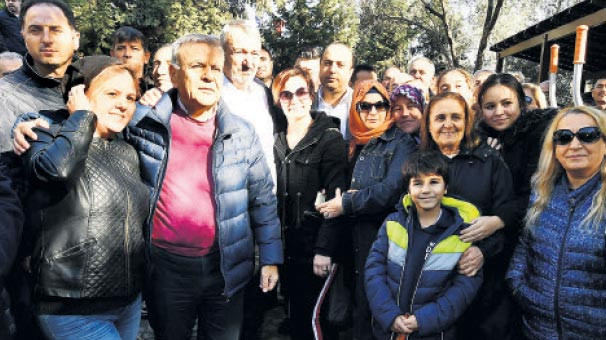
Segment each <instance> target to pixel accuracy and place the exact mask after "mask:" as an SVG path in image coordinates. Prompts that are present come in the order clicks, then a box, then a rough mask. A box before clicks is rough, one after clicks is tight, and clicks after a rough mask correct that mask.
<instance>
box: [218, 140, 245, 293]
mask: <svg viewBox="0 0 606 340" xmlns="http://www.w3.org/2000/svg"><path fill="white" fill-rule="evenodd" d="M223 140H224V138H221V140H219V139H218V138H217V139H216V140H215V141H214V142H213V144H212V156H213V160H212V162H213V166H212V173H211V176H212V179H213V186H214V189H215V192H214V193H213V196H214V197H215V225H216V226H215V237H216V238H217V243H218V244H219V269H220V270H221V276H223V283H224V286H223V297H224V298H225V302H229V297H228V296H227V278H226V277H225V270H224V269H223V245H222V244H221V229H220V224H219V211H220V206H219V195H218V194H217V193H218V192H219V191H218V190H217V189H218V188H217V178H216V176H215V170H217V153H216V146H217V144H216V143H223ZM223 151H225V149H223ZM254 262H255V259H254V258H253V267H254V266H255V264H254Z"/></svg>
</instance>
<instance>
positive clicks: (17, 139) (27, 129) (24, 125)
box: [13, 118, 50, 155]
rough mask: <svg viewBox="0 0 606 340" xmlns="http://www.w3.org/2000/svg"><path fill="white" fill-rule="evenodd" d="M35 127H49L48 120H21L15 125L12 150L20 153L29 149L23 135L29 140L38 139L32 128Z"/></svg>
mask: <svg viewBox="0 0 606 340" xmlns="http://www.w3.org/2000/svg"><path fill="white" fill-rule="evenodd" d="M36 127H38V128H45V129H48V128H50V126H49V125H48V122H47V121H46V120H44V119H42V118H38V119H35V120H31V121H29V122H21V123H19V124H17V126H15V129H14V130H13V152H14V153H15V154H17V155H22V154H24V153H25V152H26V151H27V150H29V148H30V145H29V143H28V142H27V139H25V137H29V138H30V139H31V140H37V139H38V135H36V133H35V132H34V130H33V129H34V128H36Z"/></svg>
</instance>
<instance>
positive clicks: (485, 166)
mask: <svg viewBox="0 0 606 340" xmlns="http://www.w3.org/2000/svg"><path fill="white" fill-rule="evenodd" d="M473 126H474V121H473V118H472V115H471V112H470V109H469V106H468V104H467V102H466V101H465V99H464V98H463V97H462V96H461V95H459V94H456V93H453V92H444V93H441V94H439V95H437V96H435V97H433V98H432V99H431V101H430V102H429V105H428V108H427V110H426V112H425V114H424V116H423V120H422V122H421V140H422V142H421V143H422V144H421V148H422V149H425V150H428V149H429V150H439V151H440V152H441V153H442V155H443V157H444V158H445V159H446V160H447V162H448V175H449V183H448V188H447V190H448V191H447V195H449V196H454V197H458V198H461V199H463V200H465V201H468V202H470V203H473V204H474V205H475V206H477V207H478V208H479V209H480V212H481V213H482V216H481V217H479V218H478V219H476V220H474V221H472V222H471V225H470V227H469V228H467V229H465V230H464V231H463V232H462V233H461V240H462V241H464V242H473V243H474V245H473V246H472V247H470V248H469V249H468V250H467V251H466V252H465V253H464V254H463V256H462V257H461V260H460V261H459V272H461V273H463V274H466V275H469V276H473V275H475V274H476V272H477V271H478V270H479V269H480V268H481V267H482V268H483V270H484V284H483V286H482V288H481V289H480V292H479V293H478V295H477V297H476V299H475V300H474V302H473V303H472V304H471V306H470V307H469V309H468V310H467V312H466V313H465V314H464V315H463V317H461V318H460V319H459V322H458V323H457V328H458V330H459V333H460V336H459V337H460V338H461V339H496V338H498V336H499V335H500V334H501V333H502V332H505V330H503V329H501V328H500V326H504V325H500V324H499V320H500V318H501V317H503V318H505V317H506V315H504V316H500V315H499V313H500V312H501V311H500V310H499V308H506V309H507V306H504V307H503V305H502V302H501V297H502V296H503V295H504V294H505V293H504V292H505V290H506V287H505V285H504V276H505V271H506V269H507V262H506V261H505V259H504V258H503V256H502V255H501V251H502V249H503V244H504V238H505V236H504V233H503V229H506V227H507V226H509V225H510V224H511V223H513V222H514V221H515V219H514V218H515V212H514V211H513V209H514V206H513V205H512V199H513V191H512V180H511V174H510V172H509V169H508V168H507V165H505V162H504V161H503V160H502V159H501V157H500V156H499V154H498V152H497V151H496V150H494V149H493V148H491V147H490V146H489V145H488V144H486V143H484V142H481V141H480V139H479V137H478V136H476V134H475V131H474V129H473ZM470 332H473V334H471V333H470ZM462 334H464V335H462Z"/></svg>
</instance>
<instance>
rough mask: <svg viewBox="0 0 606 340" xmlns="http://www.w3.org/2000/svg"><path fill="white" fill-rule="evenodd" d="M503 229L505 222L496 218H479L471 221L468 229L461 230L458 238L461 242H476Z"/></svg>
mask: <svg viewBox="0 0 606 340" xmlns="http://www.w3.org/2000/svg"><path fill="white" fill-rule="evenodd" d="M503 227H505V222H503V220H502V219H501V218H500V217H498V216H480V217H478V218H476V219H475V220H473V221H471V223H470V224H469V227H467V228H465V229H463V230H461V235H460V236H459V238H460V239H461V241H463V242H476V241H480V240H483V239H485V238H487V237H488V236H490V235H492V234H494V233H495V232H496V231H497V230H499V229H501V228H503Z"/></svg>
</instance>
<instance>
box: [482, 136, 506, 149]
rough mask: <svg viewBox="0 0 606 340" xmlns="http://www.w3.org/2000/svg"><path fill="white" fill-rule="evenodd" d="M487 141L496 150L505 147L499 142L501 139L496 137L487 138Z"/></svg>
mask: <svg viewBox="0 0 606 340" xmlns="http://www.w3.org/2000/svg"><path fill="white" fill-rule="evenodd" d="M486 143H487V144H488V145H490V146H491V147H492V148H493V149H495V150H501V148H502V147H503V145H501V143H500V142H499V139H498V138H494V137H488V138H486Z"/></svg>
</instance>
